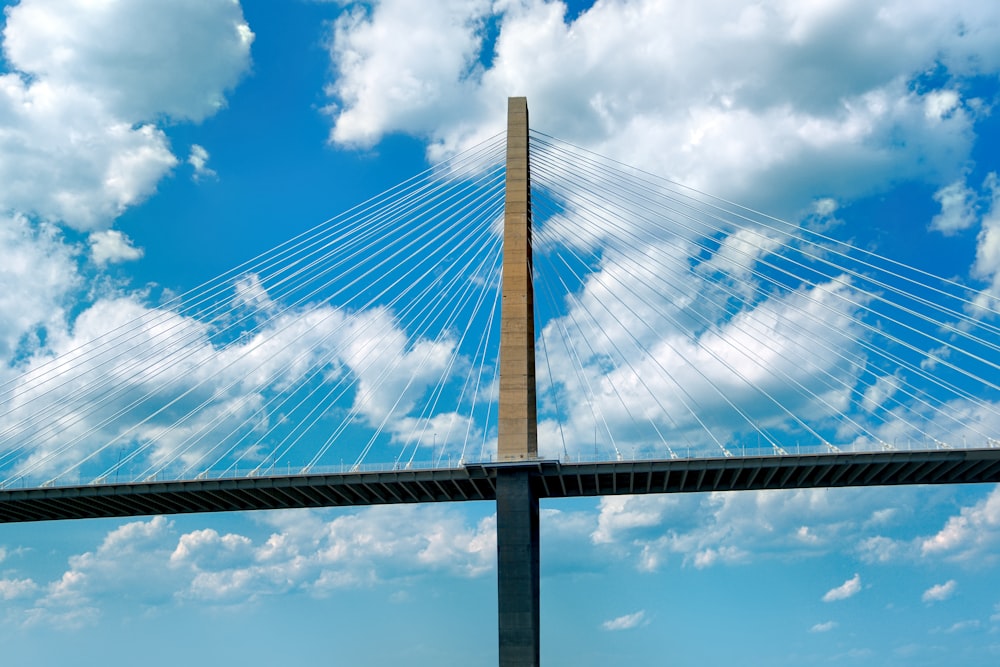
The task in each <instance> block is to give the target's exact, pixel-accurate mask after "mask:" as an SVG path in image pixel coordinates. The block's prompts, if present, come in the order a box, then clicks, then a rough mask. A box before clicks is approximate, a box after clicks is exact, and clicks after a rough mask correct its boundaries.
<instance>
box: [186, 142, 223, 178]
mask: <svg viewBox="0 0 1000 667" xmlns="http://www.w3.org/2000/svg"><path fill="white" fill-rule="evenodd" d="M187 161H188V164H189V165H191V167H192V168H193V169H194V173H193V174H192V175H191V178H193V179H194V180H195V181H200V180H202V179H205V178H215V176H216V175H217V174H216V173H215V171H214V170H213V169H210V168H209V167H208V151H207V150H206V149H205V148H204V147H203V146H199V145H198V144H193V145H192V146H191V154H190V155H188V159H187Z"/></svg>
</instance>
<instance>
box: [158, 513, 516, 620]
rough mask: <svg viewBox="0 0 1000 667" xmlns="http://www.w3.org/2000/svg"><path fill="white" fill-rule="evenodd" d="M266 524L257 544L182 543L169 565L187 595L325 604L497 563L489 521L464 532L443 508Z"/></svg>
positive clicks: (302, 516)
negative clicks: (331, 598)
mask: <svg viewBox="0 0 1000 667" xmlns="http://www.w3.org/2000/svg"><path fill="white" fill-rule="evenodd" d="M264 522H265V523H266V524H267V525H269V526H271V527H272V528H273V529H274V532H272V534H271V535H270V537H268V538H267V540H266V541H264V542H263V543H259V544H258V543H253V544H251V542H250V541H249V540H248V539H247V538H245V537H242V536H235V535H227V536H225V537H222V538H220V536H218V535H217V534H215V533H214V531H209V532H206V531H198V532H196V533H191V534H188V535H185V536H183V537H182V538H181V542H180V543H179V544H178V548H177V550H176V551H175V552H174V554H173V556H172V557H171V563H172V565H174V567H175V569H178V570H184V571H188V572H189V573H190V575H191V579H190V584H189V586H188V588H187V589H186V591H184V593H183V595H184V596H185V597H190V598H195V599H200V600H206V601H209V602H215V603H234V602H236V603H238V602H241V601H246V600H252V599H254V598H255V597H256V596H258V595H260V594H264V593H271V592H279V591H281V592H284V591H291V590H298V591H304V592H307V593H310V594H312V595H320V596H322V595H327V594H329V593H330V592H331V591H332V590H334V589H337V588H344V587H357V586H367V585H372V584H374V583H377V582H379V581H386V580H400V579H402V578H405V577H411V576H415V575H416V574H418V573H426V572H433V571H437V572H446V573H448V574H450V575H452V576H465V577H474V576H479V575H481V574H484V573H486V572H488V571H490V570H491V569H492V568H493V566H494V562H495V558H496V556H495V553H496V533H495V530H496V526H495V521H494V519H493V518H492V517H487V518H484V519H482V520H480V521H479V523H478V524H476V525H467V524H466V521H465V518H464V516H463V515H462V513H460V512H457V511H455V510H452V509H449V508H443V507H442V506H439V505H431V506H420V507H415V506H397V507H392V508H385V507H376V508H367V509H362V510H359V511H357V512H352V513H350V514H341V515H340V516H336V517H334V518H332V519H329V520H326V519H324V518H323V514H322V513H319V512H311V511H308V512H307V511H295V512H276V513H272V514H269V515H267V516H266V517H264Z"/></svg>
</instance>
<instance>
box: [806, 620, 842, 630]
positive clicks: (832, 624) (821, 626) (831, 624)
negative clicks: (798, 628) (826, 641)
mask: <svg viewBox="0 0 1000 667" xmlns="http://www.w3.org/2000/svg"><path fill="white" fill-rule="evenodd" d="M836 627H837V622H836V621H826V622H824V623H817V624H816V625H814V626H812V627H811V628H809V632H829V631H830V630H833V629H834V628H836Z"/></svg>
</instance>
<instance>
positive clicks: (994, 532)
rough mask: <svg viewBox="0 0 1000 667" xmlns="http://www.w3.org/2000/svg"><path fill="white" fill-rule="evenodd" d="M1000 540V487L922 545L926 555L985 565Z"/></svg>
mask: <svg viewBox="0 0 1000 667" xmlns="http://www.w3.org/2000/svg"><path fill="white" fill-rule="evenodd" d="M998 541H1000V487H997V488H994V489H993V490H992V491H991V492H990V494H989V495H988V496H987V497H986V498H984V499H982V500H980V501H979V502H977V503H976V504H975V505H972V506H971V507H963V508H962V509H961V510H960V512H959V514H958V515H956V516H953V517H951V518H950V519H948V521H947V522H946V523H945V525H944V527H942V528H941V530H940V531H938V533H937V534H935V535H933V536H931V537H928V538H925V539H924V540H922V541H921V543H920V552H921V553H922V554H923V555H925V556H945V557H948V558H951V559H954V560H959V561H966V562H981V561H982V559H983V558H993V557H994V556H991V551H992V547H993V546H994V545H996V544H997V542H998Z"/></svg>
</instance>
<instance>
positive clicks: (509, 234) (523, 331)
mask: <svg viewBox="0 0 1000 667" xmlns="http://www.w3.org/2000/svg"><path fill="white" fill-rule="evenodd" d="M528 164H529V162H528V101H527V99H526V98H524V97H511V98H508V100H507V174H506V193H505V197H504V231H503V234H504V238H503V286H502V290H501V299H502V302H501V311H500V396H499V403H500V406H499V413H498V427H497V428H498V441H497V455H498V460H499V463H498V465H497V478H496V485H497V487H496V490H497V593H498V606H497V611H498V617H499V626H500V627H499V641H500V667H514V666H518V667H523V666H536V665H538V664H539V639H540V617H539V574H540V570H539V549H538V492H537V490H536V489H535V487H534V483H533V481H532V480H533V475H532V474H531V473H532V470H533V469H534V468H535V467H537V463H534V462H537V460H538V436H537V433H538V419H537V412H536V410H537V408H536V404H535V309H534V294H533V290H532V285H531V278H532V275H531V269H532V263H531V188H530V176H529V169H528Z"/></svg>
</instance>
